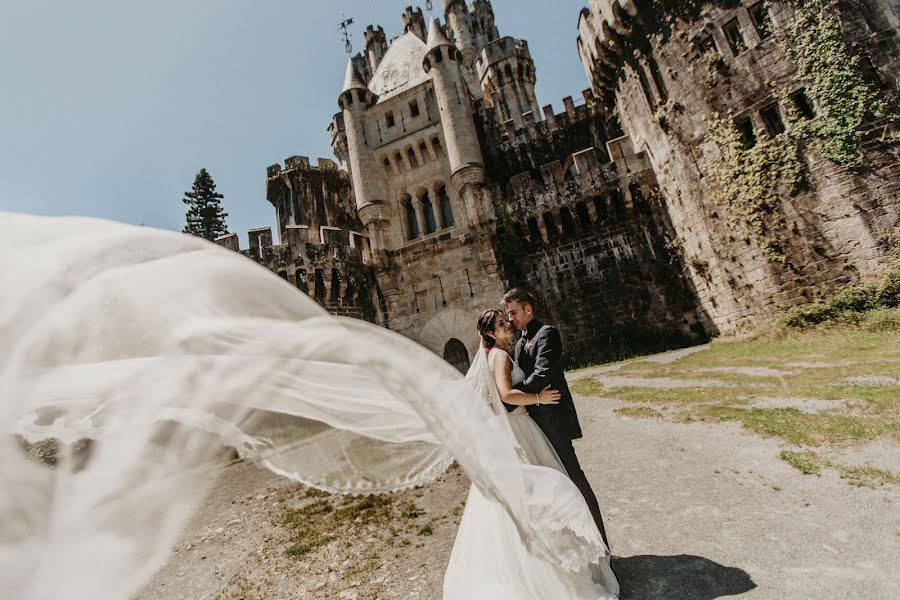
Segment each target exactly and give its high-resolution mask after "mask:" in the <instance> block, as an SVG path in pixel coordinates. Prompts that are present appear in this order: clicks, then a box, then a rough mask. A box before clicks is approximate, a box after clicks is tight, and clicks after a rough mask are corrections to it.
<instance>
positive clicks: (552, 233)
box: [544, 212, 559, 242]
mask: <svg viewBox="0 0 900 600" xmlns="http://www.w3.org/2000/svg"><path fill="white" fill-rule="evenodd" d="M544 227H546V228H547V237H548V238H549V239H550V241H551V242H552V241H553V240H555V239H556V238H558V237H559V230H557V229H556V219H554V218H553V213H552V212H545V213H544Z"/></svg>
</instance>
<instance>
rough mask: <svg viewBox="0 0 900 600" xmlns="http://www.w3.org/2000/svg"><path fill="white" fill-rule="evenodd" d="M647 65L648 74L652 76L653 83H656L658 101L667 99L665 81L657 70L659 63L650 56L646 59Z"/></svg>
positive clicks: (667, 93)
mask: <svg viewBox="0 0 900 600" xmlns="http://www.w3.org/2000/svg"><path fill="white" fill-rule="evenodd" d="M648 65H649V67H650V75H651V76H652V77H653V83H655V84H656V91H657V92H659V100H660V102H665V101H666V100H668V99H669V92H668V90H666V82H665V81H664V80H663V77H662V73H660V71H659V65H657V64H656V61H655V60H653V59H652V58H651V59H650V60H649V61H648Z"/></svg>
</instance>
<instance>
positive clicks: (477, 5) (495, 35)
mask: <svg viewBox="0 0 900 600" xmlns="http://www.w3.org/2000/svg"><path fill="white" fill-rule="evenodd" d="M470 14H471V19H472V33H473V34H474V37H475V48H476V50H478V51H479V52H480V51H481V49H482V48H484V47H485V46H487V45H488V44H490V43H491V42H493V41H496V40H497V39H499V38H500V32H499V31H498V30H497V25H496V24H495V23H494V7H493V6H491V0H475V2H473V3H472V9H471V13H470Z"/></svg>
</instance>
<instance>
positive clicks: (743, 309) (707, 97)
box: [579, 0, 900, 333]
mask: <svg viewBox="0 0 900 600" xmlns="http://www.w3.org/2000/svg"><path fill="white" fill-rule="evenodd" d="M617 4H618V3H615V2H613V3H610V2H604V1H599V2H591V14H590V15H589V16H587V17H586V16H585V15H584V14H583V15H582V24H581V25H580V30H581V33H582V40H581V41H580V42H579V46H580V48H582V57H583V59H586V62H587V63H588V64H593V65H594V67H595V68H593V69H589V72H591V73H592V74H593V76H592V83H593V85H594V87H595V91H597V93H598V95H602V96H603V97H604V98H607V99H608V98H610V96H612V97H614V104H615V109H616V111H617V114H618V116H619V118H620V120H621V126H622V129H623V130H624V131H625V132H626V133H627V134H629V135H630V137H631V139H632V140H633V142H634V145H635V149H636V150H638V151H639V152H643V153H645V154H646V155H647V156H648V157H649V160H650V164H651V165H652V168H653V171H654V172H655V173H656V177H657V179H658V181H659V185H660V188H661V189H662V190H663V195H662V196H663V198H664V202H665V211H666V212H667V214H668V216H669V219H670V220H671V223H672V225H673V227H674V230H675V233H676V235H677V239H676V246H677V248H678V250H679V252H680V253H681V254H682V260H683V262H684V264H685V265H686V270H687V273H688V274H689V277H690V279H691V282H692V285H693V287H694V288H695V289H696V290H697V293H698V296H699V300H700V305H701V307H702V312H703V313H705V314H706V315H708V317H709V320H710V326H709V327H708V329H709V330H710V332H711V333H719V332H728V331H732V330H734V329H736V328H740V327H743V326H747V325H758V324H760V323H763V322H766V321H768V320H771V319H772V318H774V317H775V316H776V315H777V314H778V313H779V311H781V310H782V309H784V308H787V307H789V306H792V305H796V304H800V303H805V302H809V301H810V300H812V299H814V298H815V297H817V296H819V295H821V294H825V293H829V292H832V291H834V290H836V289H839V288H840V287H841V286H843V285H845V284H847V283H850V282H855V281H859V280H868V279H872V278H875V277H877V276H879V275H880V273H882V272H883V271H884V269H885V268H886V265H887V258H886V254H885V249H884V246H883V244H882V243H881V241H880V240H882V239H883V237H884V236H885V235H886V234H888V233H889V232H890V231H891V230H892V229H893V228H894V227H896V226H897V225H898V222H900V194H898V192H900V161H898V146H897V144H896V143H895V142H894V143H892V142H891V141H890V133H889V131H887V130H886V128H885V126H884V123H876V122H869V123H867V124H865V125H864V126H863V135H862V143H861V155H862V165H861V166H860V167H857V168H847V167H844V166H841V165H839V164H836V163H835V162H833V161H832V160H829V159H827V158H825V157H824V156H823V155H822V152H821V151H820V149H819V148H818V147H817V145H816V144H815V143H811V142H804V143H801V145H800V147H799V155H798V159H799V160H798V161H797V162H798V164H799V165H800V169H801V170H802V173H803V175H802V181H801V183H800V184H799V185H797V186H794V188H793V189H791V188H790V186H786V185H785V186H782V188H781V189H779V190H778V193H777V196H778V201H777V202H776V208H774V209H772V210H771V211H769V212H770V213H771V214H760V215H759V216H760V217H761V218H762V219H765V220H767V221H768V222H772V223H775V224H773V225H770V226H769V227H770V231H769V233H770V234H771V235H772V237H774V238H776V239H777V240H778V244H779V245H780V248H779V250H780V252H781V255H782V256H781V259H780V260H773V259H772V258H771V257H770V256H766V255H765V253H764V252H763V248H761V247H760V244H759V243H758V241H757V240H756V239H755V238H754V235H753V233H752V231H751V230H750V228H749V227H748V226H747V224H746V219H745V218H742V217H741V216H740V215H738V214H736V211H735V210H733V209H729V206H727V205H723V203H722V202H717V201H716V198H717V195H716V194H717V191H718V190H717V185H716V182H715V178H714V177H712V175H713V172H714V169H716V167H717V164H719V163H718V161H720V160H721V157H722V148H721V147H720V146H719V145H717V144H716V143H715V142H714V141H713V140H712V136H711V135H710V124H711V123H712V122H713V120H714V119H715V118H716V116H717V115H718V116H720V117H721V118H723V119H725V120H726V122H728V123H734V124H737V123H741V122H743V124H744V126H745V127H752V129H753V132H754V136H755V137H756V143H757V144H758V145H763V144H767V145H769V146H771V147H772V148H773V149H777V148H778V144H779V140H778V139H776V138H778V137H779V136H783V135H784V134H780V133H779V132H778V130H777V129H775V130H774V131H772V130H771V127H772V120H771V118H768V119H767V113H768V115H769V116H771V114H772V111H773V110H774V111H775V114H776V115H777V117H778V118H780V119H781V120H782V126H783V127H784V128H785V129H786V130H787V132H788V134H791V133H792V131H793V129H792V128H793V127H795V126H800V125H796V124H792V123H791V122H789V120H788V118H787V116H788V111H789V110H792V107H791V106H787V105H786V100H787V102H788V103H792V102H793V98H792V97H791V95H792V94H796V93H801V94H803V97H805V98H807V100H808V101H809V102H810V104H811V105H813V109H814V110H821V109H822V106H821V105H819V104H818V103H817V102H815V100H814V99H813V98H811V97H810V96H811V94H810V93H809V90H808V89H807V88H808V86H809V82H808V81H805V80H803V79H802V78H801V77H799V76H798V71H797V65H796V64H795V63H794V62H793V60H792V58H791V56H790V55H789V53H788V50H787V47H788V45H789V44H791V43H792V38H791V35H790V25H791V23H792V21H793V19H795V18H796V14H795V10H796V9H795V5H794V4H793V3H791V2H778V1H772V2H765V3H758V2H748V1H745V2H739V1H737V0H733V1H722V2H698V3H690V4H689V5H688V4H685V5H679V6H680V8H678V9H677V10H676V9H671V10H668V11H667V9H666V8H665V7H663V6H662V5H660V4H655V5H653V6H651V3H648V2H645V1H641V0H635V1H634V2H629V3H627V4H628V5H629V6H628V7H627V8H628V10H623V9H621V7H620V8H617V7H616V6H615V5H617ZM881 4H883V3H881ZM826 5H827V6H826V10H834V9H840V10H841V11H842V12H841V15H842V16H843V17H844V19H845V21H846V22H847V23H849V26H845V29H844V31H845V33H847V35H848V38H849V41H850V42H851V43H852V42H854V41H855V42H856V43H857V46H856V47H857V48H858V49H862V51H861V54H862V55H863V56H864V57H865V56H869V57H873V58H872V59H871V60H869V59H866V60H863V61H862V65H863V70H866V69H865V65H866V64H869V65H871V68H869V69H868V71H869V75H870V77H869V80H870V81H872V82H873V84H874V85H875V86H879V87H882V88H883V91H884V90H888V93H889V94H890V93H891V92H890V88H891V87H892V86H896V81H895V80H894V81H889V80H888V79H887V78H885V77H884V74H885V73H886V72H888V71H889V70H890V69H891V68H893V67H894V66H895V65H896V60H897V48H896V46H897V35H896V33H897V29H896V28H897V23H896V19H894V20H893V22H891V19H889V18H888V17H887V16H886V15H887V12H886V11H887V10H888V9H887V8H886V7H884V6H881V5H880V4H879V3H877V2H874V1H872V2H862V3H849V2H840V3H835V2H826ZM876 5H877V6H876ZM760 9H761V10H763V11H765V12H763V13H760V12H758V11H759V10H760ZM673 12H677V13H678V14H677V16H678V17H679V18H677V19H674V18H670V17H673V16H674V15H673ZM632 13H633V15H632ZM598 15H599V17H598ZM760 15H762V16H763V18H764V19H768V23H764V24H763V25H762V26H761V24H760V19H759V16H760ZM600 17H602V18H600ZM591 19H594V23H593V24H592V25H590V26H588V25H587V24H586V21H590V20H591ZM589 32H592V33H595V34H596V38H595V39H594V40H593V41H592V40H586V39H585V37H584V36H585V35H587V34H588V33H589ZM736 36H737V37H736ZM591 53H593V55H592V54H591ZM610 63H612V65H613V66H614V67H615V68H616V69H618V71H614V72H615V73H617V75H616V76H615V77H612V78H610V77H609V75H610V72H611V71H610V69H611V67H610ZM895 76H896V71H894V77H895ZM893 101H894V102H896V99H894V100H893ZM773 107H774V108H773ZM816 118H818V115H816ZM747 119H749V121H747ZM776 126H777V123H776ZM760 149H762V148H760ZM778 220H780V221H781V224H780V225H779V224H777V222H778Z"/></svg>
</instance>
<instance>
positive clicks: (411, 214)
mask: <svg viewBox="0 0 900 600" xmlns="http://www.w3.org/2000/svg"><path fill="white" fill-rule="evenodd" d="M402 206H403V213H404V214H405V215H406V239H408V240H414V239H416V238H417V237H419V220H418V219H417V218H416V209H415V208H414V207H413V203H412V198H410V197H409V196H406V199H404V200H403V202H402Z"/></svg>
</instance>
